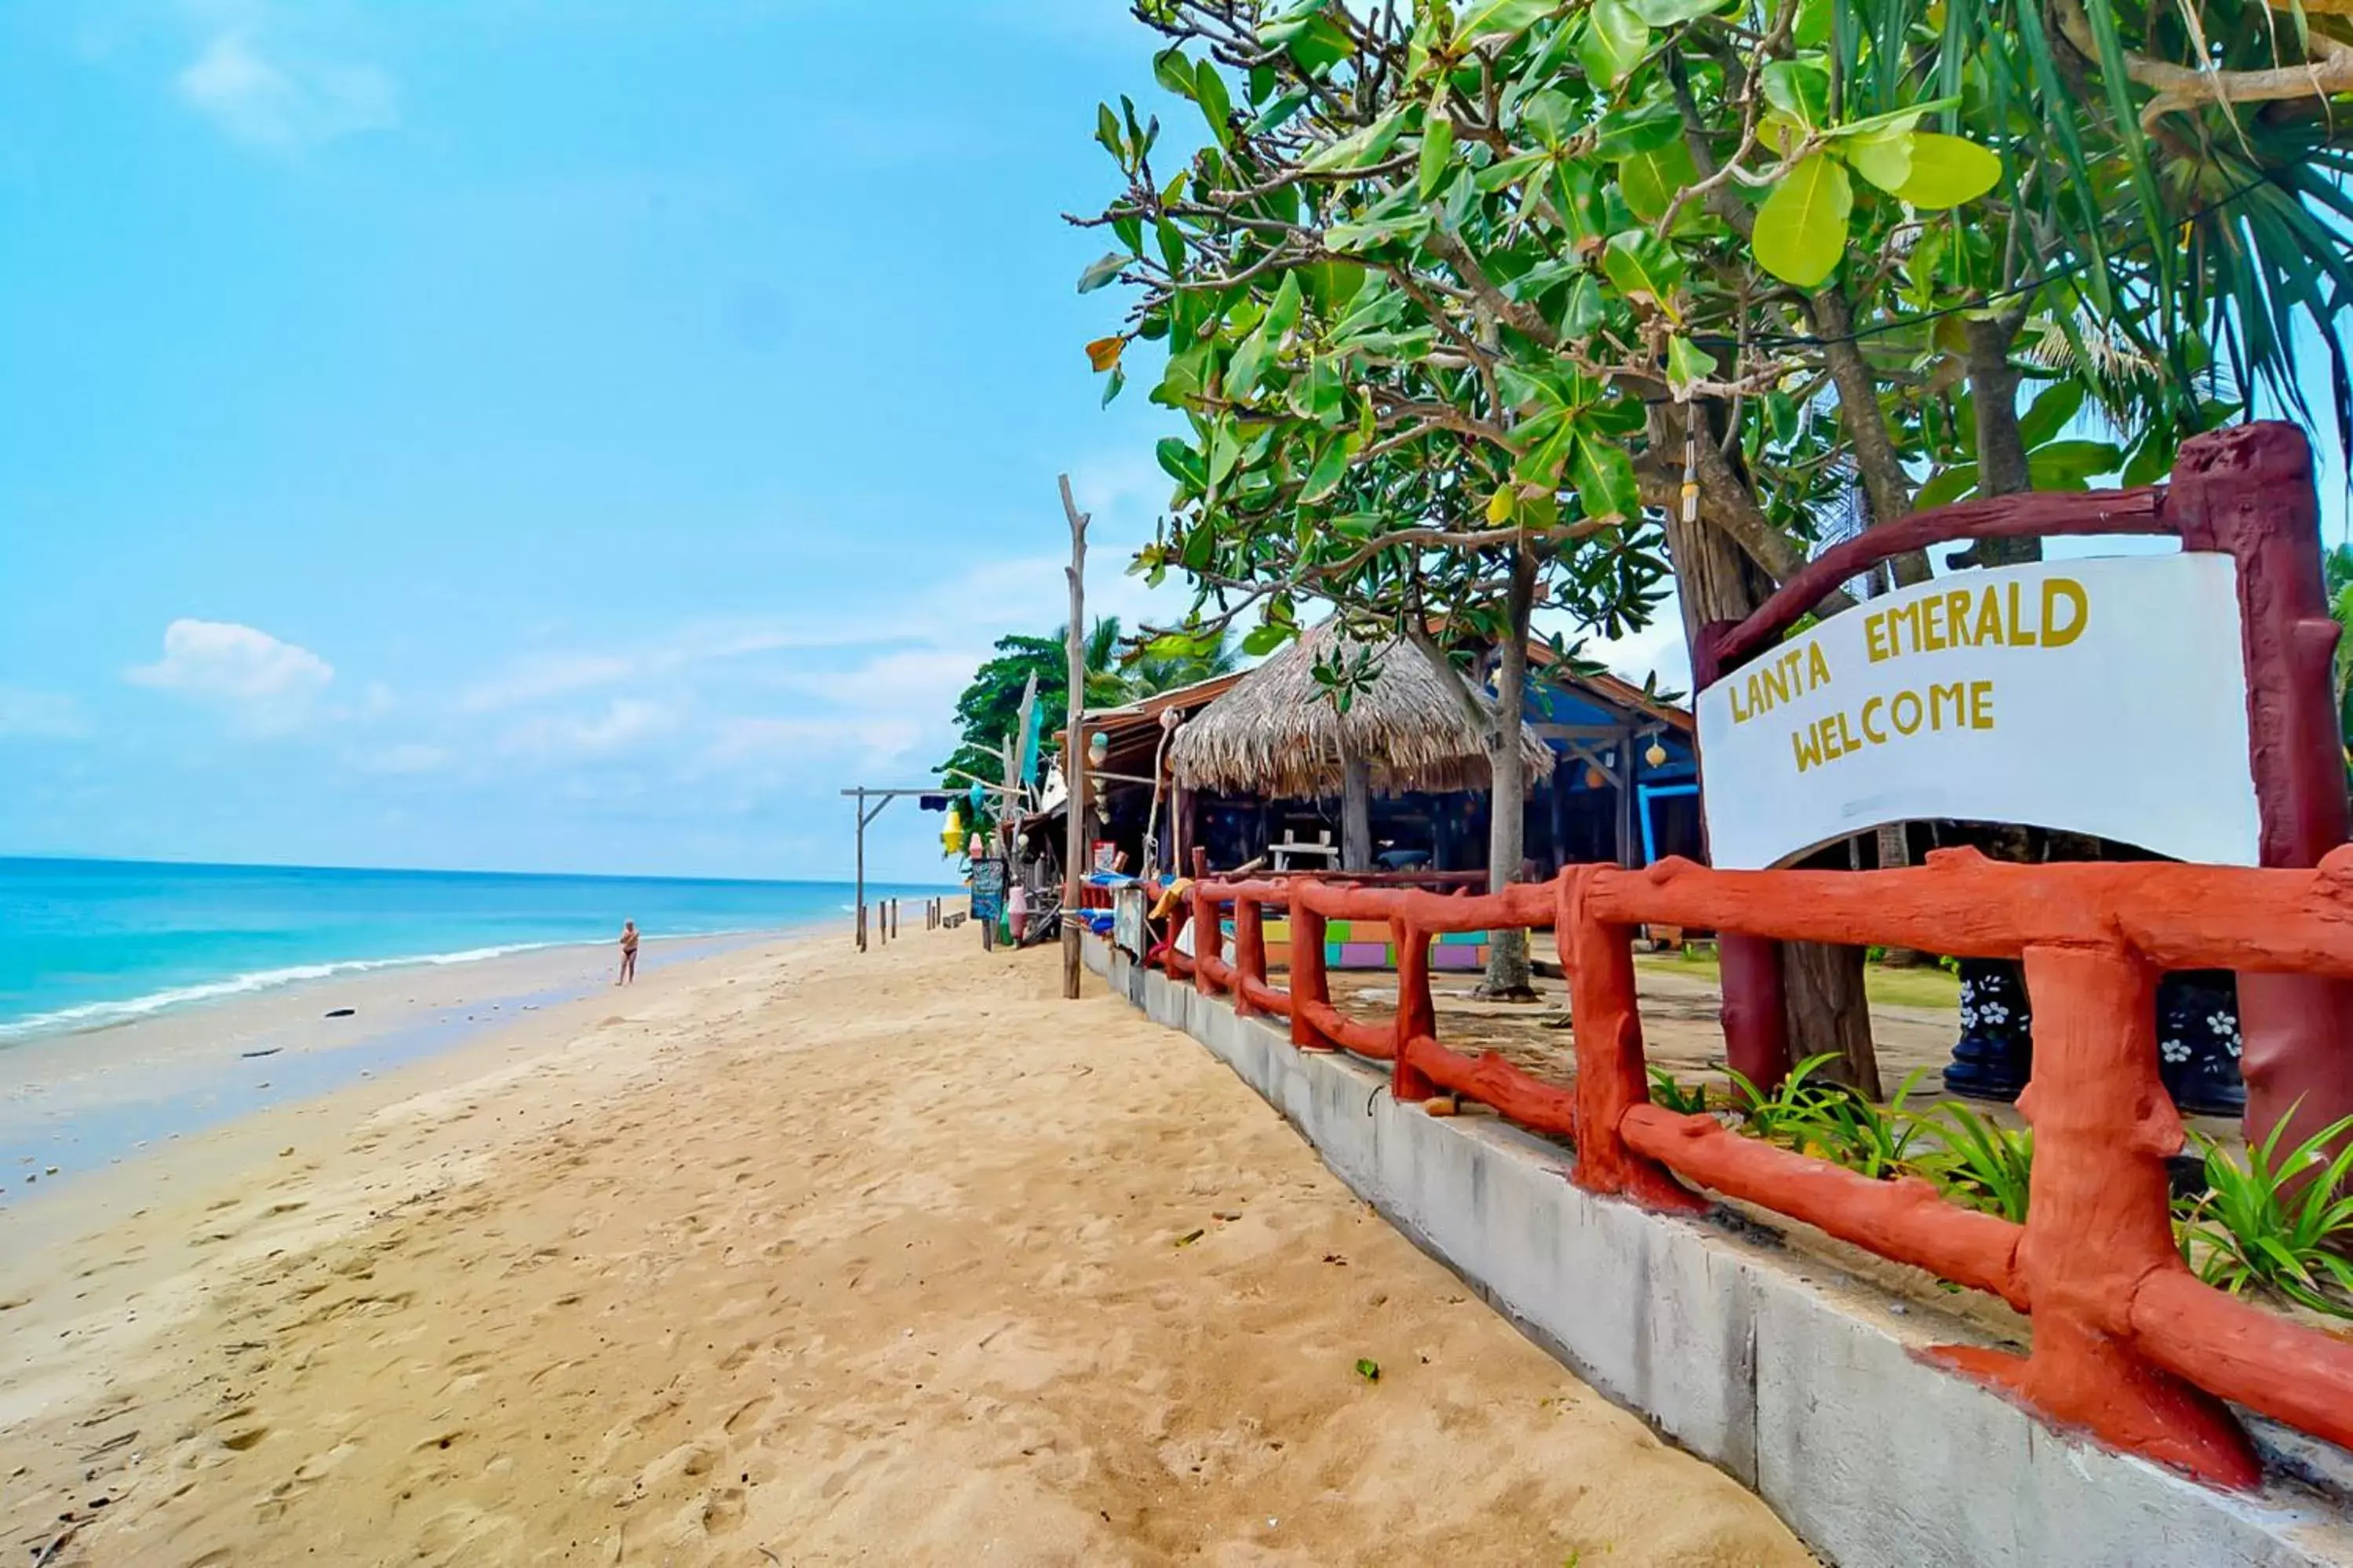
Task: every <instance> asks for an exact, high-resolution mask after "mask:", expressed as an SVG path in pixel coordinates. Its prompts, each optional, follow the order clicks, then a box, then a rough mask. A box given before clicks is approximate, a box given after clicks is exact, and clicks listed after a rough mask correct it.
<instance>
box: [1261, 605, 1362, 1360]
mask: <svg viewBox="0 0 2353 1568" xmlns="http://www.w3.org/2000/svg"><path fill="white" fill-rule="evenodd" d="M1290 640H1291V628H1290V627H1289V626H1252V627H1251V628H1250V635H1249V636H1247V637H1243V638H1242V652H1243V653H1244V654H1246V655H1248V656H1249V657H1250V658H1265V657H1266V656H1267V655H1268V654H1271V653H1272V652H1273V651H1274V650H1275V649H1276V648H1279V647H1282V645H1283V644H1284V643H1287V642H1289V641H1290ZM1374 1375H1375V1376H1378V1375H1379V1369H1378V1368H1375V1369H1374Z"/></svg>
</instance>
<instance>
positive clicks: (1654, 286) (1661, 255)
mask: <svg viewBox="0 0 2353 1568" xmlns="http://www.w3.org/2000/svg"><path fill="white" fill-rule="evenodd" d="M1601 269H1602V271H1604V272H1606V273H1608V274H1609V281H1610V282H1611V283H1613V284H1615V285H1617V288H1618V292H1620V294H1623V295H1624V296H1625V297H1626V298H1627V299H1629V300H1636V301H1641V300H1648V301H1649V302H1650V303H1651V304H1652V305H1654V306H1656V307H1657V308H1658V310H1659V311H1660V312H1661V313H1662V314H1663V315H1664V316H1665V317H1666V318H1667V319H1668V320H1669V321H1680V320H1682V318H1681V317H1680V316H1679V315H1677V314H1676V312H1675V290H1676V289H1678V288H1680V287H1681V286H1682V284H1683V258H1682V257H1680V256H1677V255H1676V254H1675V253H1674V251H1673V250H1672V249H1671V248H1669V247H1668V246H1667V244H1666V242H1665V241H1664V240H1662V239H1660V238H1659V237H1657V236H1655V235H1653V234H1651V232H1650V231H1648V230H1647V229H1628V230H1627V231H1626V232H1625V233H1623V234H1613V235H1611V236H1610V237H1609V246H1608V247H1607V248H1605V249H1604V250H1603V251H1602V253H1601Z"/></svg>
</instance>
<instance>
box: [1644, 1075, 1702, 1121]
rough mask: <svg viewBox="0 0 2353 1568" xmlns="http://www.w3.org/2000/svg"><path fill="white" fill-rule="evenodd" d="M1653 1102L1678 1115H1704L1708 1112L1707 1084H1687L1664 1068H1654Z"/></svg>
mask: <svg viewBox="0 0 2353 1568" xmlns="http://www.w3.org/2000/svg"><path fill="white" fill-rule="evenodd" d="M1651 1104H1652V1105H1655V1106H1657V1107H1658V1108H1659V1109H1660V1110H1672V1111H1673V1112H1674V1113H1675V1114H1676V1115H1678V1116H1704V1115H1706V1114H1707V1085H1705V1084H1704V1083H1694V1084H1686V1083H1684V1082H1683V1080H1682V1079H1678V1078H1677V1077H1675V1075H1674V1074H1672V1073H1671V1072H1669V1071H1668V1070H1667V1069H1666V1068H1651Z"/></svg>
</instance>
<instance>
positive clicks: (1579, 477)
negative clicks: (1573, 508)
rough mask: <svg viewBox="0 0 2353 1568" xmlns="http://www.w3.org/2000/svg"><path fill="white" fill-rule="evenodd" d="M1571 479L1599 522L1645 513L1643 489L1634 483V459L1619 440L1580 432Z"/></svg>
mask: <svg viewBox="0 0 2353 1568" xmlns="http://www.w3.org/2000/svg"><path fill="white" fill-rule="evenodd" d="M1568 478H1569V481H1570V483H1571V485H1572V486H1574V488H1575V489H1576V490H1577V504H1578V505H1579V506H1581V507H1583V508H1584V509H1585V515H1586V516H1587V517H1588V518H1590V519H1593V520H1594V521H1607V520H1609V519H1611V518H1618V519H1621V520H1628V521H1630V520H1632V519H1634V518H1638V517H1640V516H1641V515H1642V500H1641V491H1640V490H1639V489H1637V488H1636V486H1635V483H1634V459H1633V458H1630V457H1629V456H1628V455H1627V452H1626V448H1625V447H1622V446H1620V445H1619V444H1618V443H1617V442H1615V441H1606V440H1602V439H1599V437H1594V436H1592V435H1589V434H1586V433H1583V432H1579V433H1578V435H1577V441H1576V454H1575V456H1574V458H1572V460H1571V463H1570V468H1569V475H1568Z"/></svg>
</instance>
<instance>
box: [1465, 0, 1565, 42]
mask: <svg viewBox="0 0 2353 1568" xmlns="http://www.w3.org/2000/svg"><path fill="white" fill-rule="evenodd" d="M1559 9H1560V0H1472V6H1471V8H1470V9H1469V10H1467V11H1465V12H1463V13H1462V17H1461V21H1459V22H1457V23H1456V24H1455V26H1454V36H1455V37H1458V38H1482V37H1486V36H1487V35H1488V34H1490V33H1523V32H1525V31H1526V30H1527V29H1528V28H1529V27H1531V26H1534V25H1535V23H1536V22H1538V21H1540V20H1541V19H1543V18H1544V17H1546V16H1551V15H1552V14H1553V13H1554V12H1555V11H1557V10H1559Z"/></svg>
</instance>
